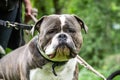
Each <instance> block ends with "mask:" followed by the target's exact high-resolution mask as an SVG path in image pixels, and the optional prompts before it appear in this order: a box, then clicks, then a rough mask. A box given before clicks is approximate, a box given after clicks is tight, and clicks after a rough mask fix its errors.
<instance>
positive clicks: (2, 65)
mask: <svg viewBox="0 0 120 80" xmlns="http://www.w3.org/2000/svg"><path fill="white" fill-rule="evenodd" d="M35 28H36V29H37V30H38V32H39V34H38V35H37V36H35V37H34V38H33V39H32V40H31V41H30V42H28V43H27V44H26V45H24V46H22V47H20V48H18V49H16V50H14V51H12V52H11V53H9V54H7V55H6V56H4V57H3V58H2V59H0V80H78V67H77V61H76V58H75V57H76V55H77V53H79V51H80V48H81V45H82V42H83V39H82V34H81V29H84V31H85V32H87V26H85V24H84V22H83V21H82V20H81V19H80V18H78V17H77V16H75V15H69V14H63V15H55V14H54V15H49V16H43V17H42V18H41V19H40V20H38V22H37V23H36V24H35Z"/></svg>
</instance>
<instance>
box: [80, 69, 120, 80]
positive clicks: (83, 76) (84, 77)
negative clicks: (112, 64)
mask: <svg viewBox="0 0 120 80" xmlns="http://www.w3.org/2000/svg"><path fill="white" fill-rule="evenodd" d="M98 71H99V72H100V73H102V74H103V75H104V76H105V77H106V78H107V77H108V76H109V75H110V74H111V73H112V72H114V71H111V70H98ZM79 80H103V79H101V78H100V77H99V76H97V75H96V74H94V73H93V72H91V71H89V70H87V69H85V68H83V69H81V70H80V72H79ZM113 80H120V76H116V77H115V78H114V79H113Z"/></svg>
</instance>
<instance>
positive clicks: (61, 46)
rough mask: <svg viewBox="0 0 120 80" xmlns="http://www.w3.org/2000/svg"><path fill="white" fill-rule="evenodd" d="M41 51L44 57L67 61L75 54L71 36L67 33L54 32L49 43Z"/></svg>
mask: <svg viewBox="0 0 120 80" xmlns="http://www.w3.org/2000/svg"><path fill="white" fill-rule="evenodd" d="M41 51H42V53H43V54H42V55H43V56H44V57H46V58H47V59H49V60H52V61H68V60H69V59H70V58H74V57H75V56H76V55H77V53H76V47H75V44H74V42H73V40H72V37H71V36H70V35H68V34H67V33H58V34H56V35H55V36H54V37H53V39H52V40H51V43H50V44H49V45H47V46H45V48H44V50H41ZM43 51H45V52H43Z"/></svg>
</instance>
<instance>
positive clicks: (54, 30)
mask: <svg viewBox="0 0 120 80" xmlns="http://www.w3.org/2000/svg"><path fill="white" fill-rule="evenodd" d="M56 32H57V30H56V29H51V30H49V31H48V32H47V34H52V33H56Z"/></svg>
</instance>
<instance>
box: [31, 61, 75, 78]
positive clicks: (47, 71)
mask: <svg viewBox="0 0 120 80" xmlns="http://www.w3.org/2000/svg"><path fill="white" fill-rule="evenodd" d="M52 64H53V63H48V64H46V65H44V66H43V68H42V69H40V68H36V69H33V70H31V71H30V80H72V79H73V76H74V71H75V66H76V64H77V62H76V59H71V60H69V61H68V62H67V64H65V65H62V66H56V67H55V71H56V73H57V76H55V75H54V74H53V72H52Z"/></svg>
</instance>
